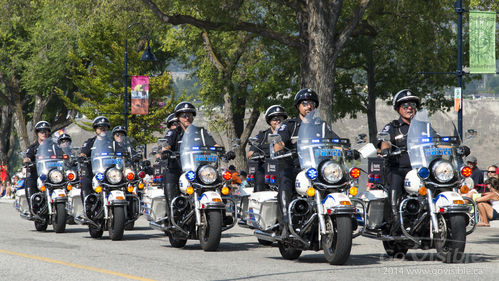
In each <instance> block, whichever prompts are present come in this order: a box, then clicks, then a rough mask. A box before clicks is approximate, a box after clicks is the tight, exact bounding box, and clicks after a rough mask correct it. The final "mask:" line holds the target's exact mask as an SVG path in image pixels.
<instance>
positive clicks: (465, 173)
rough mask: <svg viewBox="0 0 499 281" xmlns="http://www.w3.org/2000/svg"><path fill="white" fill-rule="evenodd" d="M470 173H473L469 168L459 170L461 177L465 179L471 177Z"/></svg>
mask: <svg viewBox="0 0 499 281" xmlns="http://www.w3.org/2000/svg"><path fill="white" fill-rule="evenodd" d="M472 172H473V171H472V170H471V168H470V167H464V168H462V169H461V175H463V177H465V178H467V177H469V176H471V173H472Z"/></svg>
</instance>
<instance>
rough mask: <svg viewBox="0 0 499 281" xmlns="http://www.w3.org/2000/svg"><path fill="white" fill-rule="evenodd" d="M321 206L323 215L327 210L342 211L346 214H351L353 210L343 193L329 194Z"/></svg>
mask: <svg viewBox="0 0 499 281" xmlns="http://www.w3.org/2000/svg"><path fill="white" fill-rule="evenodd" d="M322 206H324V214H327V213H328V211H327V210H331V211H333V212H337V211H340V210H343V209H344V210H345V211H348V213H352V212H353V210H354V208H353V206H352V202H351V201H350V199H349V198H348V196H347V195H346V194H344V193H329V194H328V195H326V197H325V198H324V199H323V200H322ZM347 209H348V210H347Z"/></svg>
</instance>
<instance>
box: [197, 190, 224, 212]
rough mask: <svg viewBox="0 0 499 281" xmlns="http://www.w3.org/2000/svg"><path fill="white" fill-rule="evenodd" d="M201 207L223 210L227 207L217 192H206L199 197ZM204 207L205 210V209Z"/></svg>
mask: <svg viewBox="0 0 499 281" xmlns="http://www.w3.org/2000/svg"><path fill="white" fill-rule="evenodd" d="M199 206H200V207H201V209H223V208H225V205H224V203H223V201H222V197H221V196H220V194H218V193H217V192H215V191H206V192H205V193H203V194H201V196H200V197H199ZM203 206H204V208H203Z"/></svg>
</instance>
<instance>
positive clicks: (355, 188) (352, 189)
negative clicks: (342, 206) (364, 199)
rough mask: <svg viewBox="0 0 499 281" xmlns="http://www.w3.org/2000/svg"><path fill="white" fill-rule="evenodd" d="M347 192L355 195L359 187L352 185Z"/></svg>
mask: <svg viewBox="0 0 499 281" xmlns="http://www.w3.org/2000/svg"><path fill="white" fill-rule="evenodd" d="M348 193H350V195H352V196H355V195H357V193H359V189H358V188H357V187H355V186H352V187H350V189H349V190H348Z"/></svg>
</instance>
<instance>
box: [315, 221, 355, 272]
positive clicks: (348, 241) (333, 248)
mask: <svg viewBox="0 0 499 281" xmlns="http://www.w3.org/2000/svg"><path fill="white" fill-rule="evenodd" d="M325 218H326V231H327V232H328V234H327V235H324V236H323V237H322V248H323V249H324V257H325V258H326V260H327V261H328V262H329V264H335V265H341V264H344V263H345V262H346V261H347V260H348V257H349V256H350V251H351V250H352V217H351V216H349V215H341V216H339V215H338V216H336V217H331V216H326V217H325Z"/></svg>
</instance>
